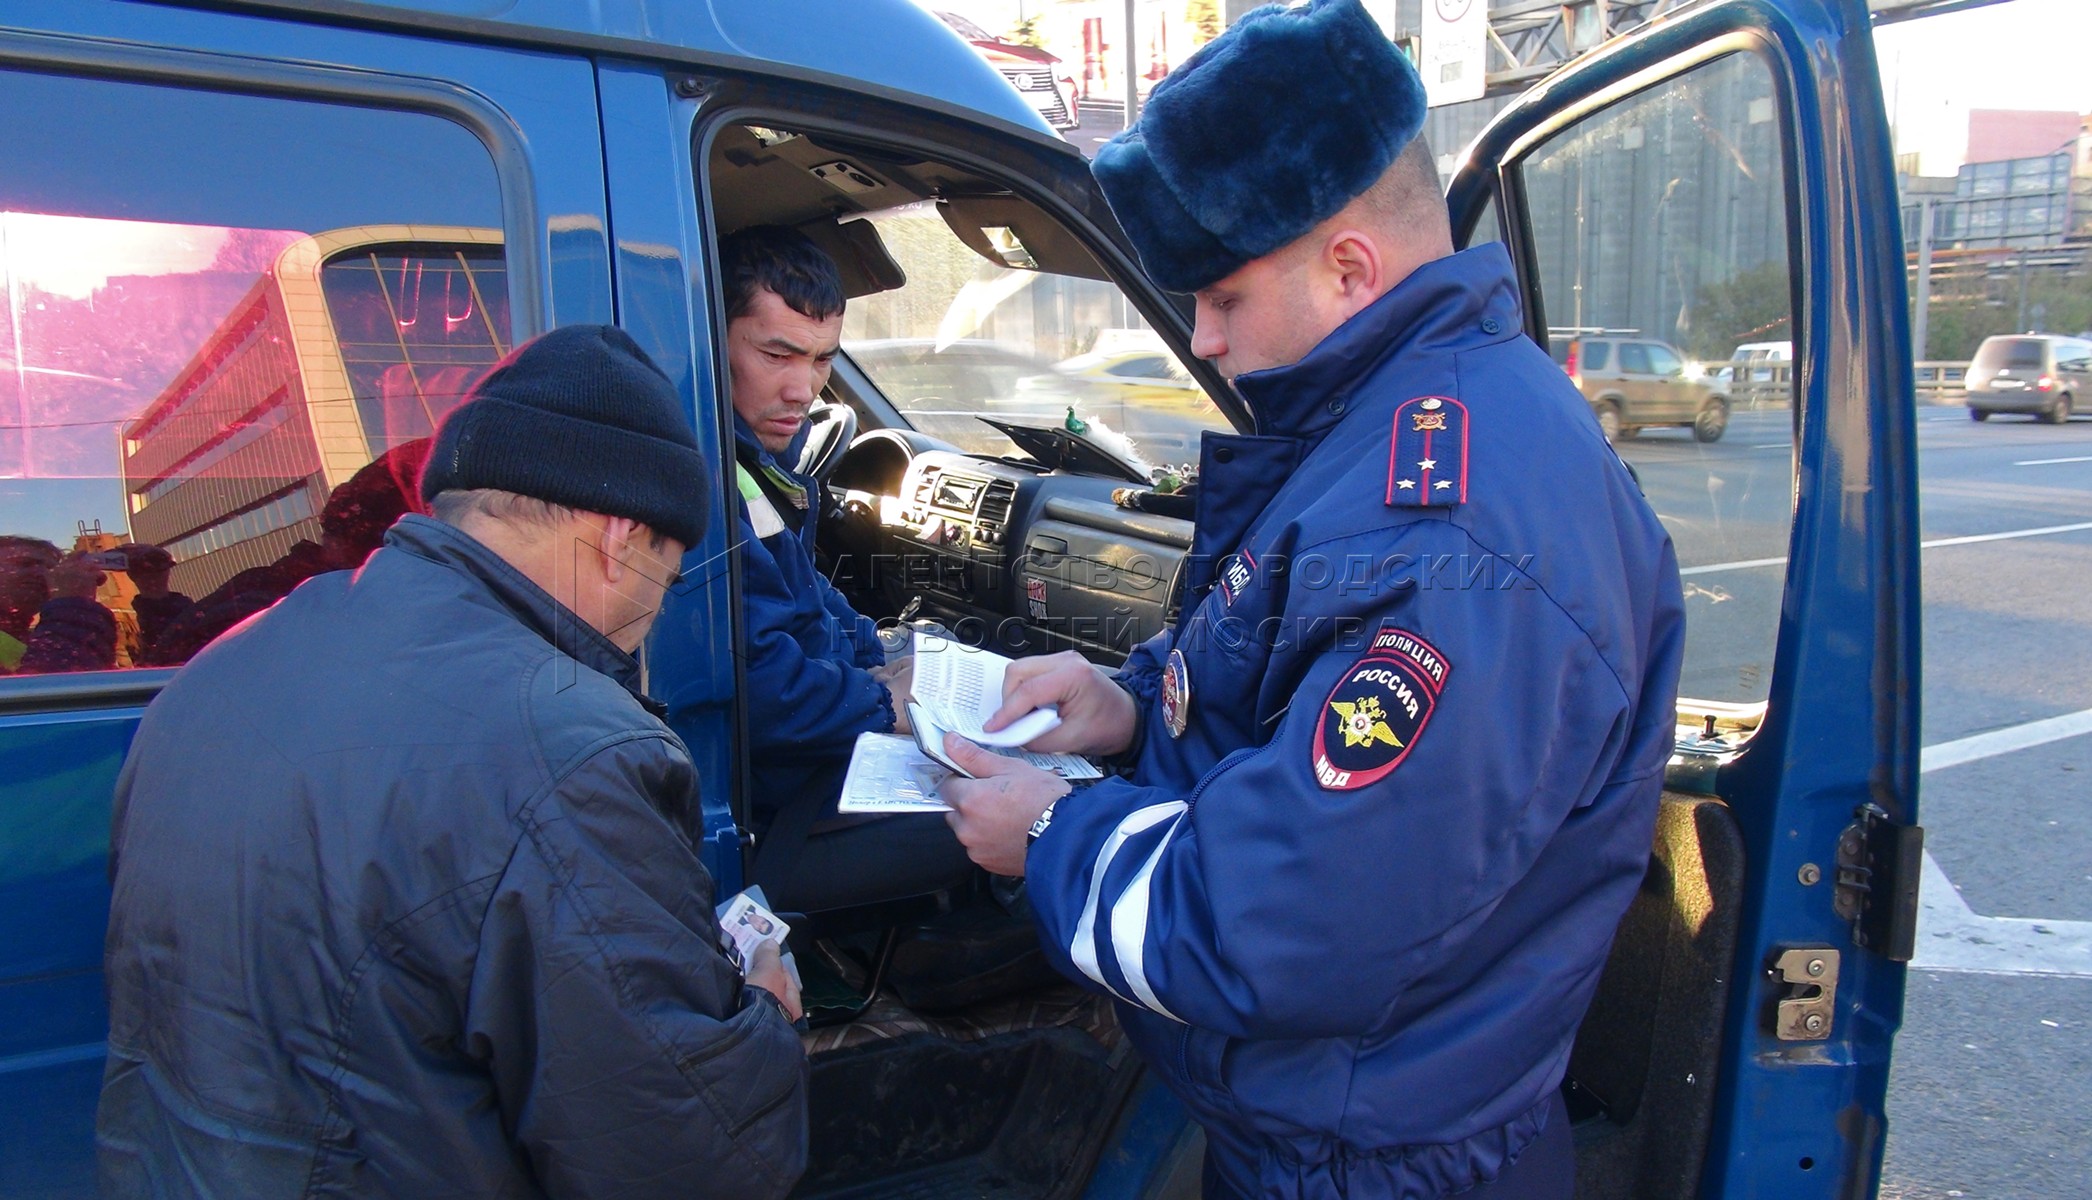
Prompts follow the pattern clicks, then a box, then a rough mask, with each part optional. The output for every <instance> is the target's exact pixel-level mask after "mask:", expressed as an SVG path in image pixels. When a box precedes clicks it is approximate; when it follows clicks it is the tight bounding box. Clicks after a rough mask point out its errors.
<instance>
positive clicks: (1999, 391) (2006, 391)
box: [1967, 333, 2092, 425]
mask: <svg viewBox="0 0 2092 1200" xmlns="http://www.w3.org/2000/svg"><path fill="white" fill-rule="evenodd" d="M1967 386H1968V406H1969V419H1970V420H1972V421H1988V420H1989V419H1990V414H1992V413H2001V412H2006V413H2028V414H2030V415H2032V416H2033V417H2035V418H2036V419H2037V420H2039V421H2041V422H2042V423H2043V424H2047V425H2061V424H2062V423H2063V422H2065V421H2068V420H2069V419H2070V414H2071V412H2072V411H2073V410H2074V408H2075V407H2076V404H2077V397H2079V396H2081V395H2085V394H2086V389H2087V388H2092V341H2086V340H2084V339H2082V338H2074V337H2057V336H2055V335H2053V334H2045V333H2029V334H2004V335H2000V336H1998V337H1987V338H1984V339H1983V344H1982V345H1980V346H1978V347H1976V357H1974V358H1973V359H1970V360H1969V370H1968V376H1967Z"/></svg>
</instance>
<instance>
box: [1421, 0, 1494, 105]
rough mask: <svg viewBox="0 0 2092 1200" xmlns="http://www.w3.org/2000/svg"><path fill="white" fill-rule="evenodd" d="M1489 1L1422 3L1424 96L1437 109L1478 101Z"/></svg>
mask: <svg viewBox="0 0 2092 1200" xmlns="http://www.w3.org/2000/svg"><path fill="white" fill-rule="evenodd" d="M1488 52H1489V4H1488V0H1424V5H1423V58H1422V61H1420V62H1419V63H1417V73H1418V74H1420V75H1422V76H1423V77H1424V96H1425V99H1426V101H1427V102H1428V103H1429V104H1430V105H1431V106H1432V107H1433V108H1436V107H1438V106H1439V105H1441V104H1458V103H1460V102H1461V101H1463V100H1479V99H1481V98H1482V89H1483V86H1484V85H1485V83H1486V82H1487V80H1486V75H1487V72H1488Z"/></svg>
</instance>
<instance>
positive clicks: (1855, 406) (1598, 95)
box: [1449, 0, 1920, 1198]
mask: <svg viewBox="0 0 2092 1200" xmlns="http://www.w3.org/2000/svg"><path fill="white" fill-rule="evenodd" d="M1894 186H1895V181H1894V171H1893V166H1892V161H1891V155H1890V143H1889V137H1888V125H1887V121H1886V119H1885V116H1884V111H1883V104H1882V98H1881V94H1880V88H1879V82H1878V79H1877V76H1876V71H1875V62H1874V50H1873V44H1872V41H1871V33H1870V28H1869V23H1868V15H1867V11H1866V6H1865V5H1864V4H1863V3H1861V2H1860V0H1726V2H1720V3H1713V4H1707V5H1703V6H1700V7H1697V8H1694V9H1692V10H1690V11H1688V12H1682V13H1678V14H1674V15H1672V16H1667V17H1665V18H1663V19H1661V20H1659V21H1657V22H1655V23H1654V24H1653V25H1651V26H1649V27H1648V28H1646V29H1644V30H1643V31H1642V32H1640V33H1639V34H1637V35H1635V36H1632V37H1629V38H1627V39H1623V40H1622V41H1620V42H1618V43H1615V44H1612V45H1609V46H1607V47H1605V48H1603V49H1601V50H1599V51H1597V52H1595V53H1593V54H1591V55H1589V56H1587V57H1585V58H1583V59H1580V60H1578V61H1577V62H1575V63H1574V64H1572V65H1571V66H1569V67H1568V68H1566V69H1564V70H1562V71H1560V72H1558V73H1557V74H1555V75H1554V76H1552V77H1550V78H1549V79H1548V80H1546V81H1545V82H1543V83H1542V84H1541V85H1539V86H1538V87H1536V88H1535V89H1533V91H1532V92H1530V93H1528V94H1527V95H1526V96H1525V97H1524V98H1523V99H1521V100H1520V101H1519V102H1517V103H1516V104H1514V105H1513V106H1512V107H1510V108H1509V109H1507V110H1506V111H1505V112H1504V113H1503V114H1501V116H1500V117H1499V118H1498V119H1497V120H1496V121H1495V122H1494V123H1493V124H1492V125H1491V126H1490V127H1489V128H1488V129H1487V130H1486V131H1485V132H1484V133H1483V134H1482V136H1481V137H1480V138H1479V139H1478V140H1477V142H1476V143H1475V145H1474V146H1473V147H1472V148H1471V149H1470V150H1469V152H1468V155H1467V158H1466V160H1465V161H1464V162H1463V163H1462V165H1461V166H1460V168H1459V170H1458V172H1457V174H1456V176H1455V178H1454V180H1453V183H1452V186H1451V191H1450V197H1449V200H1450V204H1451V207H1452V211H1453V216H1454V225H1455V229H1456V231H1458V232H1460V233H1461V234H1462V235H1463V236H1464V237H1465V238H1466V239H1468V240H1470V241H1476V240H1487V239H1491V238H1498V237H1501V238H1502V240H1504V241H1505V242H1506V243H1508V245H1509V248H1510V249H1511V251H1512V257H1513V258H1514V260H1515V261H1516V262H1517V263H1518V264H1519V269H1520V271H1521V275H1522V279H1523V282H1524V286H1525V289H1526V298H1527V303H1528V310H1527V313H1526V319H1527V321H1528V325H1529V329H1530V332H1531V333H1532V335H1533V337H1534V338H1535V339H1536V340H1538V339H1540V338H1542V337H1544V335H1545V331H1546V329H1547V325H1548V322H1549V321H1550V320H1553V321H1555V322H1557V323H1559V324H1567V323H1572V322H1573V323H1575V324H1587V325H1600V326H1624V327H1631V328H1636V329H1639V330H1641V331H1642V332H1643V333H1644V334H1645V335H1646V336H1649V337H1653V338H1659V339H1661V340H1663V341H1666V342H1669V343H1671V344H1672V345H1675V346H1678V347H1680V349H1681V350H1683V351H1684V353H1685V354H1686V355H1687V356H1688V357H1690V358H1697V359H1700V360H1702V361H1706V360H1718V359H1720V358H1721V357H1723V356H1724V355H1725V353H1726V352H1727V350H1728V349H1729V348H1730V347H1732V346H1735V345H1737V344H1739V343H1742V342H1747V341H1754V340H1760V339H1761V338H1765V337H1775V338H1777V337H1792V338H1793V340H1794V344H1795V358H1794V363H1795V368H1796V369H1795V371H1794V383H1793V386H1792V387H1791V388H1773V389H1771V392H1772V394H1763V393H1754V395H1753V396H1752V398H1751V399H1750V400H1749V402H1748V403H1742V402H1739V404H1738V405H1737V410H1736V411H1735V412H1734V413H1733V414H1732V416H1731V433H1730V436H1729V437H1728V438H1727V439H1725V440H1724V441H1722V442H1720V443H1717V444H1707V445H1702V444H1695V443H1692V442H1680V441H1677V440H1673V439H1644V440H1643V441H1641V442H1637V443H1631V444H1630V443H1623V444H1622V451H1623V455H1624V457H1626V458H1627V460H1628V461H1629V462H1630V463H1631V464H1633V465H1634V466H1635V468H1636V470H1637V473H1638V475H1639V478H1640V481H1641V483H1642V486H1643V489H1644V491H1645V492H1646V493H1647V494H1648V497H1649V499H1650V502H1651V504H1652V505H1653V506H1654V507H1655V509H1656V511H1657V513H1658V514H1659V515H1660V516H1661V517H1662V518H1663V520H1664V521H1665V524H1666V526H1667V527H1668V528H1669V529H1670V531H1671V534H1672V538H1673V541H1674V542H1675V544H1676V546H1677V548H1678V553H1679V560H1680V564H1681V568H1682V570H1681V574H1682V575H1683V576H1684V583H1685V590H1686V594H1687V605H1688V640H1687V651H1686V661H1685V668H1684V680H1683V683H1682V689H1681V690H1682V694H1683V699H1681V702H1680V713H1679V719H1680V740H1679V746H1678V754H1677V757H1676V758H1675V759H1674V760H1673V763H1672V768H1671V772H1670V787H1669V790H1668V791H1667V794H1666V796H1665V800H1664V816H1663V818H1662V820H1661V821H1660V822H1659V834H1658V839H1657V845H1656V847H1655V857H1654V859H1653V860H1652V868H1651V874H1650V884H1649V888H1648V889H1647V890H1646V891H1645V893H1644V896H1643V897H1642V898H1641V899H1640V900H1638V901H1637V902H1636V907H1635V909H1634V910H1632V911H1631V912H1630V914H1629V917H1628V920H1627V921H1626V922H1625V923H1624V924H1623V925H1622V929H1621V935H1620V938H1619V940H1618V942H1617V944H1616V946H1615V950H1614V956H1613V960H1612V963H1611V964H1610V966H1609V968H1608V972H1607V976H1606V982H1605V984H1604V986H1603V987H1602V988H1601V992H1600V995H1599V997H1598V1000H1597V1002H1596V1003H1594V1005H1593V1008H1592V1010H1591V1014H1590V1016H1589V1018H1588V1019H1587V1021H1586V1023H1585V1026H1584V1030H1583V1033H1582V1036H1581V1037H1580V1040H1579V1043H1578V1047H1577V1053H1576V1056H1575V1058H1574V1059H1573V1060H1572V1066H1571V1071H1570V1075H1571V1095H1572V1101H1573V1105H1572V1106H1573V1108H1574V1109H1575V1110H1576V1111H1577V1112H1578V1115H1579V1116H1580V1117H1581V1118H1582V1120H1580V1122H1579V1124H1580V1128H1579V1137H1578V1144H1579V1153H1580V1155H1581V1156H1582V1157H1583V1159H1584V1163H1583V1166H1584V1171H1583V1176H1584V1178H1583V1181H1582V1182H1583V1183H1584V1184H1585V1185H1586V1186H1585V1187H1584V1188H1583V1189H1582V1190H1581V1191H1580V1193H1579V1194H1580V1195H1593V1196H1607V1197H1610V1196H1627V1195H1692V1194H1694V1193H1695V1191H1696V1190H1697V1194H1698V1195H1700V1196H1704V1197H1710V1198H1716V1197H1743V1196H1762V1197H1783V1198H1807V1197H1826V1198H1827V1197H1832V1196H1839V1197H1847V1196H1871V1195H1873V1194H1874V1193H1875V1190H1876V1186H1877V1182H1878V1177H1879V1172H1880V1163H1881V1155H1882V1146H1883V1133H1884V1129H1883V1118H1882V1103H1883V1092H1884V1088H1885V1085H1886V1081H1887V1078H1888V1066H1889V1057H1890V1052H1891V1049H1892V1043H1893V1038H1894V1034H1895V1030H1896V1027H1897V1024H1898V1022H1899V1020H1900V1018H1901V1011H1902V998H1903V983H1904V965H1903V964H1904V963H1905V962H1906V961H1907V960H1908V958H1909V956H1910V953H1911V948H1912V936H1913V932H1914V931H1913V925H1914V920H1915V908H1916V888H1917V863H1918V852H1919V851H1918V847H1919V840H1920V831H1919V830H1918V828H1917V826H1916V820H1917V815H1918V814H1917V776H1916V766H1917V755H1918V746H1917V740H1916V739H1917V735H1918V720H1917V717H1918V714H1917V704H1918V689H1917V679H1918V674H1917V672H1918V658H1917V655H1918V642H1917V638H1918V611H1917V603H1918V600H1917V597H1918V589H1917V554H1916V533H1915V530H1916V471H1915V441H1914V432H1913V421H1914V411H1913V407H1912V400H1911V397H1912V379H1911V356H1910V344H1909V337H1908V330H1907V328H1906V321H1905V315H1904V314H1905V312H1906V308H1905V283H1904V259H1903V248H1902V243H1901V241H1900V238H1899V234H1898V231H1897V229H1896V226H1895V223H1894V222H1890V221H1884V220H1882V218H1881V214H1882V213H1883V212H1885V211H1893V210H1894V197H1895V191H1894ZM1572 305H1573V306H1574V308H1575V309H1576V311H1574V312H1570V311H1565V310H1567V309H1569V308H1570V307H1571V306H1572ZM1752 335H1756V336H1752ZM1739 433H1741V434H1743V436H1738V434H1739ZM1700 1046H1704V1047H1706V1048H1707V1049H1706V1050H1705V1051H1704V1052H1701V1051H1698V1050H1696V1049H1695V1047H1700ZM1584 1126H1588V1129H1586V1128H1584ZM1703 1145H1704V1147H1705V1154H1704V1156H1703V1155H1701V1153H1700V1147H1701V1146H1703Z"/></svg>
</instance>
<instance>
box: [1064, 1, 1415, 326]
mask: <svg viewBox="0 0 2092 1200" xmlns="http://www.w3.org/2000/svg"><path fill="white" fill-rule="evenodd" d="M1423 125H1424V85H1423V81H1422V80H1420V79H1418V78H1417V73H1416V68H1415V67H1413V66H1411V65H1410V63H1409V59H1408V58H1407V57H1405V56H1404V55H1403V53H1402V52H1401V51H1400V50H1397V49H1396V48H1395V45H1394V43H1393V42H1390V41H1389V40H1388V38H1387V34H1385V33H1383V32H1381V29H1380V24H1379V22H1377V21H1375V20H1374V19H1373V18H1372V16H1371V14H1369V13H1367V12H1366V9H1365V5H1364V4H1362V3H1360V0H1313V3H1310V4H1305V5H1302V6H1300V7H1297V8H1286V7H1283V6H1281V5H1277V4H1269V5H1265V6H1264V7H1262V8H1259V9H1255V10H1253V11H1251V12H1249V13H1245V14H1244V15H1243V16H1242V18H1241V19H1240V20H1238V21H1236V22H1235V23H1234V24H1233V25H1231V26H1229V27H1228V29H1227V32H1225V33H1222V34H1221V35H1220V36H1219V37H1217V38H1214V39H1213V40H1212V41H1210V42H1207V43H1206V44H1205V45H1204V46H1202V47H1200V48H1199V51H1198V53H1196V54H1194V55H1192V56H1191V57H1190V58H1189V59H1187V60H1185V62H1184V65H1183V66H1180V67H1178V68H1177V69H1176V70H1174V71H1171V72H1170V73H1169V77H1168V78H1166V79H1164V80H1163V81H1162V82H1161V83H1158V84H1156V85H1155V90H1154V92H1153V93H1152V94H1151V95H1150V96H1149V97H1148V104H1147V107H1146V108H1145V109H1144V110H1142V112H1141V114H1140V119H1139V120H1138V121H1136V122H1135V123H1134V125H1133V127H1132V128H1131V129H1128V130H1125V131H1124V132H1122V133H1120V134H1118V135H1117V136H1115V137H1113V138H1112V139H1111V140H1110V141H1109V142H1106V143H1105V144H1104V145H1103V146H1102V147H1100V148H1099V149H1098V151H1097V157H1096V159H1095V161H1093V162H1092V163H1091V164H1090V171H1091V173H1092V174H1094V175H1095V176H1096V177H1097V183H1098V184H1099V185H1100V186H1101V187H1102V188H1103V189H1104V199H1105V201H1106V202H1107V203H1109V204H1110V205H1111V211H1112V214H1113V215H1114V216H1116V217H1118V219H1119V225H1120V226H1121V227H1123V228H1124V229H1125V230H1126V236H1127V237H1128V238H1130V239H1132V242H1133V248H1134V249H1135V250H1136V251H1138V252H1139V254H1140V261H1141V265H1142V266H1144V267H1146V268H1147V270H1148V274H1149V275H1150V276H1151V277H1153V278H1154V280H1155V282H1156V283H1158V284H1160V285H1162V287H1164V288H1166V289H1167V290H1169V291H1172V292H1195V291H1197V290H1199V289H1200V288H1203V287H1205V286H1207V285H1208V284H1211V283H1214V282H1216V281H1218V280H1220V279H1224V278H1226V277H1227V276H1229V275H1232V274H1234V273H1235V272H1236V271H1237V270H1239V269H1240V268H1241V267H1242V266H1243V265H1244V264H1246V263H1248V262H1249V261H1250V260H1252V259H1257V258H1262V257H1264V256H1265V255H1266V254H1269V253H1271V252H1272V251H1274V250H1276V249H1278V248H1279V247H1281V246H1284V245H1286V244H1287V243H1289V242H1291V241H1293V240H1294V239H1295V238H1298V237H1300V236H1301V235H1303V234H1305V233H1307V232H1308V231H1309V230H1310V229H1313V228H1314V227H1315V226H1316V225H1319V224H1321V223H1322V222H1323V221H1326V220H1328V219H1329V218H1331V217H1333V216H1335V215H1336V214H1337V213H1338V212H1340V211H1342V209H1343V207H1344V206H1345V205H1346V204H1349V203H1351V201H1352V200H1354V199H1356V198H1357V197H1358V196H1359V195H1360V194H1362V193H1363V192H1364V191H1365V190H1366V189H1367V188H1369V187H1371V186H1373V183H1374V181H1376V180H1378V179H1379V178H1380V176H1381V173H1382V172H1384V171H1386V170H1387V169H1388V167H1389V166H1391V165H1392V164H1393V163H1394V161H1395V158H1396V156H1397V155H1399V154H1401V153H1402V150H1403V149H1404V148H1405V147H1407V146H1408V145H1409V142H1410V140H1411V139H1412V138H1414V137H1416V135H1417V131H1418V130H1420V129H1422V128H1423Z"/></svg>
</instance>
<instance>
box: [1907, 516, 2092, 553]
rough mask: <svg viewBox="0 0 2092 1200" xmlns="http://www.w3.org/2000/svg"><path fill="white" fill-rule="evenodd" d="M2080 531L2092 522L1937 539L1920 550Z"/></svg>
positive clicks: (1919, 545) (2087, 527)
mask: <svg viewBox="0 0 2092 1200" xmlns="http://www.w3.org/2000/svg"><path fill="white" fill-rule="evenodd" d="M2080 529H2092V521H2079V522H2078V523H2077V524H2075V525H2044V526H2042V527H2041V528H2039V529H2012V530H2007V531H2006V532H2004V533H1976V534H1970V535H1969V536H1967V537H1950V538H1937V539H1935V540H1933V541H1929V542H1919V543H1918V549H1920V550H1930V549H1932V548H1933V547H1935V546H1973V545H1975V544H1976V543H1977V542H2004V541H2010V540H2011V539H2013V538H2029V537H2042V536H2045V535H2047V534H2051V533H2076V532H2077V531H2078V530H2080Z"/></svg>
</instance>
